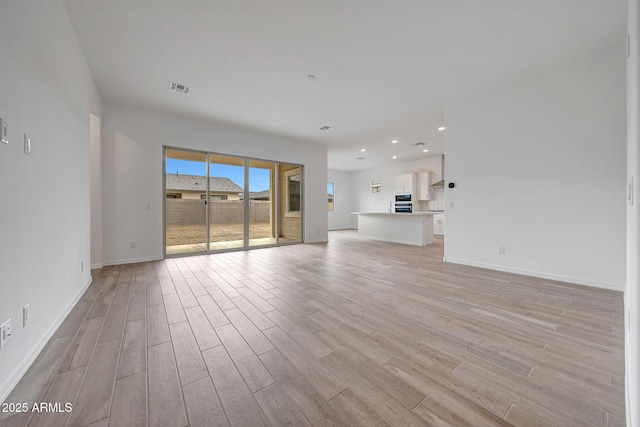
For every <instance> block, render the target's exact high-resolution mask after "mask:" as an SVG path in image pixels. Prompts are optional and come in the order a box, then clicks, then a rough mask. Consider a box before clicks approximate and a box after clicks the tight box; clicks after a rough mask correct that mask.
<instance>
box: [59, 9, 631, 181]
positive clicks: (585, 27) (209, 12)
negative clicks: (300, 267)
mask: <svg viewBox="0 0 640 427" xmlns="http://www.w3.org/2000/svg"><path fill="white" fill-rule="evenodd" d="M64 1H65V4H66V6H67V9H68V11H69V15H70V17H71V21H72V23H73V25H74V27H75V29H76V33H77V36H78V39H79V41H80V45H81V47H82V49H83V51H84V54H85V56H86V58H87V61H88V63H89V67H90V69H91V72H92V74H93V77H94V79H95V82H96V84H97V86H98V90H99V91H100V94H101V96H102V98H103V100H105V101H113V102H118V103H124V104H129V105H134V106H141V107H144V108H153V109H158V110H164V111H169V112H174V113H176V114H180V115H188V116H193V117H197V118H205V119H209V120H214V121H218V122H222V123H227V124H230V125H233V126H238V127H242V128H247V129H252V130H256V131H259V132H264V133H269V134H273V135H280V136H282V137H287V138H291V139H295V140H300V141H303V142H307V143H318V144H324V145H326V146H327V147H328V151H329V167H330V168H333V169H343V170H359V169H367V168H371V167H377V166H381V165H384V164H388V163H390V162H393V161H408V160H416V159H419V158H422V157H426V156H432V155H439V154H442V153H443V151H444V135H445V134H446V131H445V132H438V131H437V127H438V126H440V125H442V124H443V123H444V120H445V118H444V111H445V109H446V106H447V104H448V103H450V102H451V101H453V100H460V99H464V97H465V96H466V95H468V94H471V93H477V92H478V91H480V90H482V88H490V87H492V86H495V85H496V84H499V82H500V81H503V80H504V79H511V78H515V77H517V76H518V75H522V74H525V73H532V72H536V71H537V70H541V69H544V68H546V67H549V66H550V65H553V64H559V63H562V62H569V61H572V60H576V59H580V58H582V57H585V56H588V55H594V54H596V55H597V54H601V53H603V52H611V51H612V49H613V50H617V51H620V50H623V49H624V46H625V39H626V10H627V6H626V4H627V1H626V0H64ZM309 74H313V75H315V76H316V79H315V80H308V79H307V75H309ZM170 81H175V82H178V83H183V84H186V85H189V86H191V87H192V88H193V90H192V92H191V93H190V94H188V95H183V94H178V93H175V92H171V91H169V90H168V86H169V82H170ZM325 125H327V126H331V127H332V128H333V129H332V130H330V131H329V132H321V131H320V130H319V128H320V127H322V126H325ZM392 139H397V140H398V141H399V142H398V144H395V145H394V144H391V140H392ZM416 142H425V143H426V146H425V147H426V148H428V149H429V150H430V151H429V152H428V153H423V151H422V150H423V148H425V147H415V146H413V145H412V144H414V143H416ZM361 148H365V149H366V150H367V151H366V152H364V153H362V152H361V151H360V149H361ZM393 155H397V156H398V158H397V159H396V160H392V158H391V157H392V156H393ZM360 156H364V157H366V159H364V160H356V157H360Z"/></svg>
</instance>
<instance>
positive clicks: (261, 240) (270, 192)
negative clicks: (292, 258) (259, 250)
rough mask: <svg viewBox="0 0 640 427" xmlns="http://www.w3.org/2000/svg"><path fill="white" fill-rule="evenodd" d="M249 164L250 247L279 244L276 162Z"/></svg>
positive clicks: (253, 161) (257, 161) (256, 161)
mask: <svg viewBox="0 0 640 427" xmlns="http://www.w3.org/2000/svg"><path fill="white" fill-rule="evenodd" d="M248 162H249V165H248V166H249V246H264V245H273V244H276V243H277V238H276V224H275V221H274V219H275V216H276V215H275V206H276V205H275V203H273V200H275V194H276V193H275V179H276V174H275V169H276V164H275V163H274V162H266V161H262V160H248Z"/></svg>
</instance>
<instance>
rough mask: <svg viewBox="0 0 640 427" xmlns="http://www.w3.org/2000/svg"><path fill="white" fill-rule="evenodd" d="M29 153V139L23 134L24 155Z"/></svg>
mask: <svg viewBox="0 0 640 427" xmlns="http://www.w3.org/2000/svg"><path fill="white" fill-rule="evenodd" d="M29 153H31V138H29V137H28V136H27V134H26V133H25V134H24V154H29Z"/></svg>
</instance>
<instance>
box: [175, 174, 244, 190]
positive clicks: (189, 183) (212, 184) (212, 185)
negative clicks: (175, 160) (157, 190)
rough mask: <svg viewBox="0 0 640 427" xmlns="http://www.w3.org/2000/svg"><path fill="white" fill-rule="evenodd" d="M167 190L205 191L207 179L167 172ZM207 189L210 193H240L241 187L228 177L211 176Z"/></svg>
mask: <svg viewBox="0 0 640 427" xmlns="http://www.w3.org/2000/svg"><path fill="white" fill-rule="evenodd" d="M167 190H173V191H202V192H205V191H207V179H206V178H205V177H204V176H197V175H178V174H173V173H168V174H167ZM209 191H210V192H212V193H217V192H219V193H241V192H242V188H240V187H238V185H237V184H236V183H235V182H233V181H231V180H230V179H229V178H220V177H217V176H212V177H210V178H209Z"/></svg>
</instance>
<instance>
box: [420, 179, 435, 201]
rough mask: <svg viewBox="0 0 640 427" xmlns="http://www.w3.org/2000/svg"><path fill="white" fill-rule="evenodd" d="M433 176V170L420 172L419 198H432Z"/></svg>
mask: <svg viewBox="0 0 640 427" xmlns="http://www.w3.org/2000/svg"><path fill="white" fill-rule="evenodd" d="M432 176H433V173H432V172H421V173H419V174H418V200H431V178H432Z"/></svg>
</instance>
